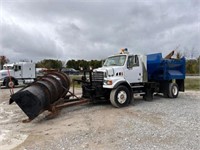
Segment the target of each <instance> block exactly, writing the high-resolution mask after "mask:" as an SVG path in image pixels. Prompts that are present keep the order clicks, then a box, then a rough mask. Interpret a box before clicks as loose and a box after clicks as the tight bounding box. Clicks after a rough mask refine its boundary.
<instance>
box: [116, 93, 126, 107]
mask: <svg viewBox="0 0 200 150" xmlns="http://www.w3.org/2000/svg"><path fill="white" fill-rule="evenodd" d="M126 99H127V94H126V92H125V91H120V92H119V93H118V94H117V100H118V102H119V103H120V104H124V103H125V102H126Z"/></svg>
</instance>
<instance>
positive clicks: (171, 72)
mask: <svg viewBox="0 0 200 150" xmlns="http://www.w3.org/2000/svg"><path fill="white" fill-rule="evenodd" d="M147 72H148V80H149V81H162V80H173V79H185V58H184V57H183V58H181V59H164V58H162V54H161V53H156V54H150V55H147Z"/></svg>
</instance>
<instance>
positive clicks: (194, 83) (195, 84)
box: [70, 75, 200, 90]
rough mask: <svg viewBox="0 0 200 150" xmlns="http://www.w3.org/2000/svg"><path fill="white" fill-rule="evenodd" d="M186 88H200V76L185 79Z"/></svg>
mask: <svg viewBox="0 0 200 150" xmlns="http://www.w3.org/2000/svg"><path fill="white" fill-rule="evenodd" d="M70 79H71V81H72V80H73V79H81V76H76V75H72V76H70ZM75 87H79V88H80V87H81V85H80V84H77V82H75ZM185 89H186V90H200V78H186V79H185Z"/></svg>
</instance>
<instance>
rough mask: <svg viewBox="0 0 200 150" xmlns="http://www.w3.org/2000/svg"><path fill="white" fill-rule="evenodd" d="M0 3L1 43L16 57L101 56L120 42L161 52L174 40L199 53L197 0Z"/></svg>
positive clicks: (144, 50)
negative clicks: (1, 12) (0, 5)
mask: <svg viewBox="0 0 200 150" xmlns="http://www.w3.org/2000/svg"><path fill="white" fill-rule="evenodd" d="M2 6H3V7H2V9H3V15H2V16H1V18H3V19H2V20H3V21H2V23H1V34H2V36H1V37H0V39H1V41H0V48H2V49H4V50H7V53H6V54H8V55H9V56H10V52H11V51H12V52H13V54H15V56H16V57H15V58H18V57H20V58H21V57H22V58H23V57H25V58H33V59H34V60H40V59H44V58H55V59H62V60H66V59H72V58H73V59H101V58H104V57H106V56H107V55H111V54H113V53H116V52H117V51H118V50H119V49H120V48H122V47H128V48H129V49H131V51H133V52H136V53H144V54H146V53H152V52H163V53H164V55H165V54H167V53H168V52H170V51H171V50H172V49H174V48H176V47H177V46H178V45H180V47H179V50H183V51H184V50H185V49H189V50H191V49H194V50H193V51H195V53H196V55H199V54H200V42H199V41H200V32H199V26H200V17H199V14H200V11H199V7H200V3H199V1H198V0H192V1H186V0H185V1H184V0H183V1H182V0H181V1H165V0H163V1H150V0H148V1H129V0H127V1H123V2H120V1H103V0H101V1H100V0H99V1H98V2H93V1H83V0H82V1H80V0H79V1H69V0H66V1H46V0H43V1H37V0H36V1H21V2H19V1H18V2H14V1H3V2H2ZM4 14H5V15H4ZM1 51H2V50H1V49H0V52H1ZM4 53H5V52H4ZM29 56H31V57H29Z"/></svg>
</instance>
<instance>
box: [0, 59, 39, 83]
mask: <svg viewBox="0 0 200 150" xmlns="http://www.w3.org/2000/svg"><path fill="white" fill-rule="evenodd" d="M35 78H36V70H35V63H32V62H16V63H12V64H4V65H3V70H0V84H1V85H3V86H7V87H14V86H15V85H18V81H23V82H24V83H27V82H33V80H34V79H35Z"/></svg>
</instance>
